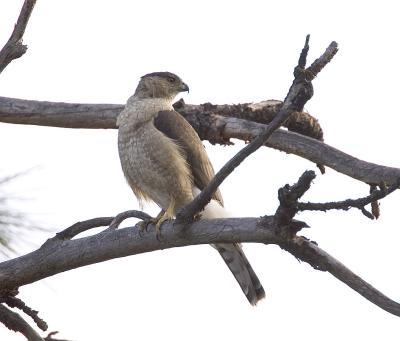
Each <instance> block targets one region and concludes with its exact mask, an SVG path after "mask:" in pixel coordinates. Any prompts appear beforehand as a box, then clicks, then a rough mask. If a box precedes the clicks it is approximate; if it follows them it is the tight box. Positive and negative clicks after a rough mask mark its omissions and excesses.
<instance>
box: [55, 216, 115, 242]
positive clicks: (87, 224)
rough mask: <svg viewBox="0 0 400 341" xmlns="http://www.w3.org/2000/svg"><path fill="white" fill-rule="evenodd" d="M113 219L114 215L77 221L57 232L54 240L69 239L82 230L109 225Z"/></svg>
mask: <svg viewBox="0 0 400 341" xmlns="http://www.w3.org/2000/svg"><path fill="white" fill-rule="evenodd" d="M113 219H114V217H100V218H94V219H89V220H84V221H78V222H77V223H75V224H73V225H71V226H70V227H68V228H66V229H65V230H63V231H61V232H58V233H57V234H56V236H55V237H54V238H55V239H56V240H69V239H72V238H74V237H75V236H77V235H78V234H80V233H82V232H85V231H88V230H91V229H94V228H96V227H101V226H109V225H110V224H111V222H112V221H113Z"/></svg>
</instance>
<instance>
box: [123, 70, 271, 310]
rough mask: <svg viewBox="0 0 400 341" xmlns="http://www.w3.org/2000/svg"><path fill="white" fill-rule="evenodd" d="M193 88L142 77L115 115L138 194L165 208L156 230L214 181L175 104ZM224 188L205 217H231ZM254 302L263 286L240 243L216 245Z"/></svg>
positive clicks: (166, 78)
mask: <svg viewBox="0 0 400 341" xmlns="http://www.w3.org/2000/svg"><path fill="white" fill-rule="evenodd" d="M184 91H189V87H188V86H187V85H186V84H185V83H184V82H183V81H182V80H181V79H180V78H179V77H178V76H177V75H175V74H173V73H170V72H153V73H149V74H146V75H144V76H143V77H141V79H140V81H139V84H138V86H137V88H136V91H135V93H134V95H133V96H132V97H130V98H129V99H128V101H127V104H126V106H125V108H124V110H123V111H122V112H121V113H120V114H119V116H118V119H117V125H118V151H119V156H120V160H121V166H122V170H123V173H124V175H125V178H126V180H127V182H128V184H129V186H130V187H131V189H132V190H133V192H134V194H135V195H136V197H137V198H138V200H139V202H142V201H143V200H152V201H154V202H155V203H156V204H157V205H158V206H160V208H161V212H160V214H159V215H158V216H157V217H156V218H154V219H152V221H151V222H152V223H155V224H156V229H157V232H159V228H160V225H161V224H162V223H163V222H164V221H165V220H167V219H171V218H173V217H174V215H175V214H176V213H177V212H178V211H179V209H180V208H182V207H183V206H185V205H186V204H188V203H190V202H191V201H192V200H193V198H194V197H195V196H196V195H197V194H198V193H199V192H200V191H201V190H202V189H203V188H204V187H205V186H206V185H207V184H208V183H209V182H210V180H211V179H212V178H213V176H214V169H213V167H212V165H211V162H210V160H209V158H208V156H207V153H206V151H205V148H204V146H203V144H202V143H201V140H200V138H199V136H198V135H197V133H196V131H195V130H194V129H193V128H192V126H191V125H190V124H189V123H188V122H187V121H186V120H185V119H184V118H183V117H182V116H181V115H180V114H179V113H177V112H176V111H175V110H174V108H173V107H172V104H173V101H174V98H175V96H176V95H177V94H178V93H180V92H184ZM227 216H228V215H227V213H226V211H225V209H224V207H223V200H222V196H221V193H220V191H219V190H218V191H216V192H215V193H214V195H213V199H212V200H211V202H210V203H209V204H208V205H207V206H206V207H205V209H204V211H203V212H202V215H201V219H212V218H223V217H227ZM212 246H214V247H215V248H216V249H217V250H218V252H219V253H220V255H221V256H222V258H223V260H224V261H225V263H226V264H227V266H228V267H229V269H230V270H231V272H232V274H233V275H234V277H235V278H236V280H237V282H238V283H239V285H240V287H241V289H242V290H243V292H244V294H245V295H246V297H247V299H248V300H249V302H250V303H251V304H252V305H255V304H256V303H257V302H258V301H259V300H260V299H262V298H263V297H264V296H265V292H264V289H263V287H262V285H261V283H260V281H259V279H258V277H257V275H256V274H255V272H254V270H253V269H252V267H251V265H250V263H249V261H248V260H247V258H246V256H245V254H244V253H243V251H242V248H241V245H240V244H237V243H235V244H214V245H212Z"/></svg>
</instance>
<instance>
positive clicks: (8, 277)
mask: <svg viewBox="0 0 400 341" xmlns="http://www.w3.org/2000/svg"><path fill="white" fill-rule="evenodd" d="M91 221H93V219H91ZM258 221H259V219H256V218H232V219H218V220H200V221H197V222H195V223H193V224H192V225H191V227H190V231H188V232H187V233H183V232H179V230H180V226H179V225H177V224H175V227H174V226H173V225H174V224H173V222H168V223H167V222H166V223H164V224H163V225H162V237H163V238H162V240H161V241H158V240H157V238H156V235H155V233H154V230H152V229H149V232H148V233H141V232H140V230H139V229H138V228H136V227H129V228H122V229H117V230H111V229H108V230H106V231H104V232H101V233H98V234H96V235H93V236H90V237H84V238H76V239H72V240H57V238H52V239H51V240H49V242H46V243H44V244H43V245H42V247H41V248H39V249H38V250H36V251H34V252H31V253H29V254H27V255H24V256H21V257H18V258H14V259H11V260H8V261H5V262H3V263H0V292H1V291H3V290H5V289H13V288H15V287H19V286H21V285H25V284H29V283H32V282H35V281H37V280H40V279H43V278H46V277H49V276H52V275H55V274H57V273H60V272H63V271H67V270H71V269H75V268H78V267H82V266H85V265H89V264H94V263H98V262H102V261H105V260H109V259H113V258H118V257H126V256H130V255H135V254H140V253H144V252H150V251H154V250H160V249H168V248H172V247H178V246H187V245H196V244H208V243H214V242H215V243H216V242H227V243H233V242H238V241H243V242H263V243H276V241H277V239H276V235H275V233H274V225H273V222H272V218H271V219H269V220H267V221H266V222H265V223H264V225H265V226H264V227H260V226H259V225H258ZM110 222H111V221H107V222H106V225H105V226H108V224H109V223H110ZM268 223H270V225H268ZM81 224H84V225H85V222H81ZM232 231H234V233H232Z"/></svg>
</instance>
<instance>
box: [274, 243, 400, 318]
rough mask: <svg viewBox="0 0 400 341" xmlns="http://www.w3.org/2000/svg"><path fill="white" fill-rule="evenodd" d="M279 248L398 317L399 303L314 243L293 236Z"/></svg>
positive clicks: (399, 313) (399, 312)
mask: <svg viewBox="0 0 400 341" xmlns="http://www.w3.org/2000/svg"><path fill="white" fill-rule="evenodd" d="M280 246H281V248H282V249H284V250H286V251H288V252H289V253H291V254H292V255H293V256H295V257H296V258H298V259H300V260H302V261H304V262H307V263H308V264H310V265H311V266H312V267H313V268H314V269H316V270H320V271H327V272H329V273H330V274H331V275H333V276H334V277H336V278H337V279H339V280H340V281H341V282H343V283H345V284H346V285H348V286H349V287H350V288H352V289H353V290H355V291H356V292H358V293H359V294H360V295H361V296H363V297H365V298H366V299H367V300H368V301H370V302H372V303H373V304H375V305H377V306H378V307H380V308H382V309H383V310H385V311H387V312H389V313H391V314H393V315H396V316H400V304H399V303H397V302H395V301H393V300H391V299H390V298H388V297H387V296H385V295H384V294H382V293H381V292H380V291H379V290H377V289H375V288H374V287H373V286H372V285H370V284H369V283H368V282H366V281H365V280H363V279H362V278H361V277H359V276H357V275H356V274H354V273H353V272H352V271H351V270H350V269H348V268H347V267H346V266H345V265H344V264H342V263H341V262H339V261H338V260H337V259H335V258H334V257H332V256H331V255H330V254H328V253H327V252H325V251H324V250H322V249H321V248H320V247H318V246H317V245H316V244H315V242H312V241H310V240H307V239H306V238H304V237H299V236H295V237H294V238H293V239H292V240H290V241H288V242H285V243H283V244H281V245H280Z"/></svg>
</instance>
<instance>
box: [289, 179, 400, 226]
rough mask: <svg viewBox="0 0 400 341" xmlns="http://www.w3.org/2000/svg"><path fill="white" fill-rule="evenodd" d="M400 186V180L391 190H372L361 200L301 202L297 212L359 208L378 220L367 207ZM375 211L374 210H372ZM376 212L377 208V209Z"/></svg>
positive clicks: (298, 204)
mask: <svg viewBox="0 0 400 341" xmlns="http://www.w3.org/2000/svg"><path fill="white" fill-rule="evenodd" d="M399 186H400V178H399V179H398V180H397V182H396V183H395V184H393V185H391V186H390V187H389V188H386V187H385V186H382V188H381V189H376V188H375V189H374V190H372V192H371V194H370V195H368V196H366V197H363V198H359V199H346V200H342V201H334V202H326V203H312V202H300V203H297V206H296V209H297V211H328V210H345V211H347V210H349V209H350V208H352V207H354V208H358V209H359V210H361V211H362V213H363V214H364V215H365V216H367V217H368V218H370V219H374V218H377V217H378V216H379V214H377V213H376V212H375V213H374V212H372V213H371V212H368V211H367V210H366V209H365V206H367V205H369V204H372V203H374V202H375V203H376V202H377V201H378V200H380V199H383V198H384V197H386V196H387V195H389V194H390V193H393V192H394V191H395V190H396V189H398V188H399ZM372 210H374V208H372ZM375 210H376V208H375Z"/></svg>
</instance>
